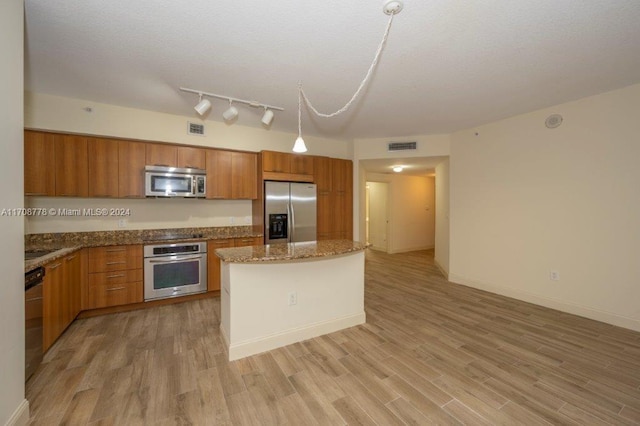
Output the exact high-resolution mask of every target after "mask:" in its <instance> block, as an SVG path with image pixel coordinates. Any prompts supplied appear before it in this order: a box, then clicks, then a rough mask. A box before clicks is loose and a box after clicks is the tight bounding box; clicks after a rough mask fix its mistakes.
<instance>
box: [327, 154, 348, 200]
mask: <svg viewBox="0 0 640 426" xmlns="http://www.w3.org/2000/svg"><path fill="white" fill-rule="evenodd" d="M331 162H332V165H331V168H332V170H331V174H332V177H331V180H332V189H333V190H334V191H335V192H346V191H347V189H348V188H349V187H350V184H349V182H350V180H351V179H350V176H351V175H352V174H353V172H352V167H351V161H350V160H341V159H338V158H333V159H331Z"/></svg>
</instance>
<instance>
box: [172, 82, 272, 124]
mask: <svg viewBox="0 0 640 426" xmlns="http://www.w3.org/2000/svg"><path fill="white" fill-rule="evenodd" d="M180 90H181V91H183V92H188V93H195V94H196V95H198V96H199V99H200V100H199V102H198V105H196V106H195V107H194V108H195V110H196V111H197V112H198V114H200V115H204V114H205V113H206V112H207V111H209V109H210V108H211V101H209V99H203V98H202V97H203V96H207V97H209V98H216V99H224V100H227V101H229V108H228V109H227V110H226V111H225V112H223V113H222V118H224V120H225V121H226V122H230V121H233V120H235V119H236V118H237V117H238V109H237V108H236V107H235V106H233V105H232V102H235V103H237V104H245V105H249V106H250V107H254V108H264V115H263V116H262V120H261V121H262V123H264V124H265V125H266V126H269V125H270V124H271V122H272V121H273V111H284V108H281V107H277V106H273V105H267V104H263V103H260V102H257V101H247V100H245V99H238V98H232V97H230V96H223V95H216V94H215V93H207V92H203V91H201V90H193V89H187V88H186V87H181V88H180Z"/></svg>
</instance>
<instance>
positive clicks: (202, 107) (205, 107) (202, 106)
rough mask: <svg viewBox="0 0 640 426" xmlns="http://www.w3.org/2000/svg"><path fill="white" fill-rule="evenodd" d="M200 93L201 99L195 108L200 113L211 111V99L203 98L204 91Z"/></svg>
mask: <svg viewBox="0 0 640 426" xmlns="http://www.w3.org/2000/svg"><path fill="white" fill-rule="evenodd" d="M199 95H200V101H199V102H198V105H196V106H194V107H193V109H195V110H196V112H197V113H198V114H200V115H204V114H205V113H206V112H207V111H209V108H211V101H209V99H202V93H199Z"/></svg>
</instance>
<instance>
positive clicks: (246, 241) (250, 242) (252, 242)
mask: <svg viewBox="0 0 640 426" xmlns="http://www.w3.org/2000/svg"><path fill="white" fill-rule="evenodd" d="M261 245H262V237H246V238H236V239H235V241H234V247H247V246H261Z"/></svg>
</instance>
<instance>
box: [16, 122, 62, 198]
mask: <svg viewBox="0 0 640 426" xmlns="http://www.w3.org/2000/svg"><path fill="white" fill-rule="evenodd" d="M55 173H56V169H55V144H54V135H53V134H51V133H45V132H35V131H31V130H25V132H24V195H32V196H49V197H53V196H54V195H55V193H56V180H55V178H56V174H55Z"/></svg>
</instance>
